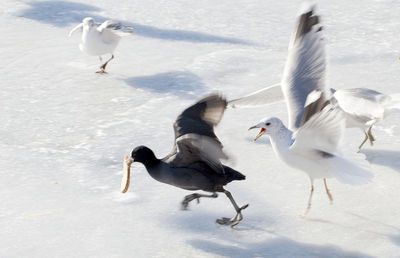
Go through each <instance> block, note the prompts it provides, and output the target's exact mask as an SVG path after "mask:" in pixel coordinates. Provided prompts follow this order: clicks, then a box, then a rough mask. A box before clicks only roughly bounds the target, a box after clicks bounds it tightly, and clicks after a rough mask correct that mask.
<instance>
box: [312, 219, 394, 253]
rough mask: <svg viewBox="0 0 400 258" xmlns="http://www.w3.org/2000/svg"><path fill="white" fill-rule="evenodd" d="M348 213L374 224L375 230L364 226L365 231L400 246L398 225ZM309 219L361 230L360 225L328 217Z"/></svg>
mask: <svg viewBox="0 0 400 258" xmlns="http://www.w3.org/2000/svg"><path fill="white" fill-rule="evenodd" d="M346 213H347V214H348V215H350V216H353V217H356V218H357V220H358V221H364V222H366V223H367V224H368V225H369V226H371V225H374V229H373V230H371V229H368V227H363V231H364V232H368V233H370V234H372V235H376V236H383V237H386V238H388V239H389V240H390V241H391V242H392V243H394V244H395V245H398V246H400V229H399V228H398V227H395V226H393V225H389V224H387V223H384V222H381V221H378V220H374V219H371V218H367V217H365V216H362V215H359V214H355V213H351V212H346ZM307 221H310V222H314V223H323V224H331V225H335V226H336V227H341V228H346V229H349V230H353V231H355V232H359V231H360V226H354V225H353V224H350V225H345V224H341V223H337V222H333V221H329V220H326V219H312V218H307ZM379 228H380V229H379Z"/></svg>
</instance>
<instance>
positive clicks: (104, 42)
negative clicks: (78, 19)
mask: <svg viewBox="0 0 400 258" xmlns="http://www.w3.org/2000/svg"><path fill="white" fill-rule="evenodd" d="M97 25H98V24H96V23H95V22H94V19H93V18H91V17H86V18H85V19H83V21H82V23H81V24H79V25H77V26H76V27H75V28H73V29H72V30H71V31H70V32H69V36H70V37H71V36H72V34H73V33H74V32H75V31H77V30H81V31H82V32H83V33H82V43H81V44H79V48H80V50H81V51H82V52H85V53H86V54H88V55H92V56H98V57H99V59H100V62H103V59H102V58H101V56H102V55H105V54H111V58H110V59H109V60H107V62H105V63H104V64H102V65H101V66H100V71H97V72H96V73H106V71H105V70H106V66H107V64H108V62H110V61H111V60H112V59H114V50H115V48H116V47H117V45H118V42H119V40H120V39H121V37H122V36H127V35H130V34H131V33H132V31H133V29H132V27H129V26H122V25H121V23H119V22H115V21H112V20H107V21H105V22H103V23H102V24H101V25H100V26H98V27H97Z"/></svg>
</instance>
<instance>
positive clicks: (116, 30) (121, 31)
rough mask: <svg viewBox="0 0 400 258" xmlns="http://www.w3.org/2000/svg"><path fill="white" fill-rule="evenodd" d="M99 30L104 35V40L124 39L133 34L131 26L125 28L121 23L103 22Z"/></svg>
mask: <svg viewBox="0 0 400 258" xmlns="http://www.w3.org/2000/svg"><path fill="white" fill-rule="evenodd" d="M97 30H98V31H99V32H100V33H101V34H102V36H103V38H105V39H106V38H110V39H115V38H116V37H123V36H127V35H130V34H131V33H132V32H133V28H132V27H129V26H123V25H122V24H121V23H120V22H116V21H112V20H107V21H105V22H103V23H102V24H101V25H100V26H99V27H98V28H97Z"/></svg>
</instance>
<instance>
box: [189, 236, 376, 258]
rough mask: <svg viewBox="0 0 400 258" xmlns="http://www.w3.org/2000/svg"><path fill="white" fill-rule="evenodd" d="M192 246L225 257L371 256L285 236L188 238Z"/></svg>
mask: <svg viewBox="0 0 400 258" xmlns="http://www.w3.org/2000/svg"><path fill="white" fill-rule="evenodd" d="M187 242H188V243H189V244H190V245H192V246H193V247H194V248H197V249H200V250H202V251H204V252H207V253H212V254H215V255H220V256H226V257H240V258H246V257H299V256H301V257H325V258H329V257H332V258H333V257H372V256H368V255H366V254H362V253H360V252H351V251H346V250H343V249H341V248H339V247H337V246H334V245H314V244H306V243H301V242H298V241H294V240H292V239H289V238H286V237H278V238H274V239H271V240H267V241H262V242H258V243H247V242H246V243H243V244H239V245H238V243H232V245H227V244H220V243H216V242H215V241H209V240H188V241H187Z"/></svg>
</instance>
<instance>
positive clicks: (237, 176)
mask: <svg viewBox="0 0 400 258" xmlns="http://www.w3.org/2000/svg"><path fill="white" fill-rule="evenodd" d="M222 166H223V168H224V171H225V176H226V179H227V182H226V183H229V182H231V181H233V180H245V179H246V176H245V175H243V174H242V173H240V172H239V171H237V170H234V169H233V168H230V167H228V166H224V165H222Z"/></svg>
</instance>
